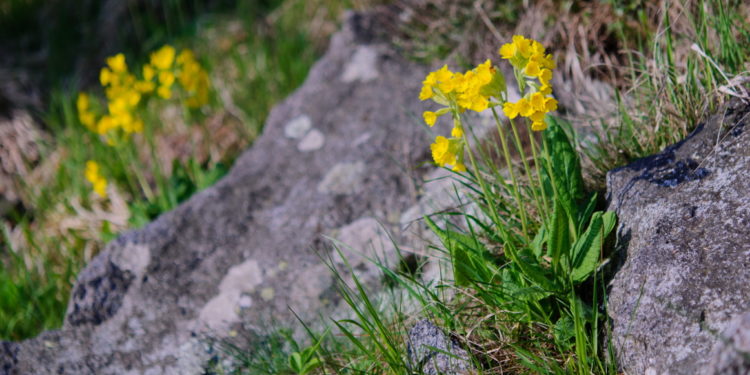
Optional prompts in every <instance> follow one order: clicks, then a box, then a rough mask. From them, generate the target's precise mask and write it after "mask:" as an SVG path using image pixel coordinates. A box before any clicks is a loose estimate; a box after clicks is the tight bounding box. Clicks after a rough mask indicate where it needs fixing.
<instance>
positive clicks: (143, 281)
mask: <svg viewBox="0 0 750 375" xmlns="http://www.w3.org/2000/svg"><path fill="white" fill-rule="evenodd" d="M374 22H375V21H374V20H373V19H372V18H371V17H368V16H365V15H359V14H352V15H349V17H348V19H347V21H346V24H345V27H344V30H343V31H342V32H340V33H338V34H337V35H335V36H334V38H333V40H332V42H331V45H330V48H329V50H328V52H327V54H326V55H325V56H324V57H323V58H322V60H321V61H319V62H318V63H317V64H316V65H315V66H314V68H313V69H312V70H311V72H310V74H309V77H308V79H307V81H306V82H305V84H304V85H303V86H302V87H301V88H300V89H299V90H297V92H295V93H294V94H293V95H292V96H291V97H289V98H288V99H286V100H285V101H284V102H282V103H281V104H280V105H278V106H277V107H276V108H274V110H273V111H272V112H271V114H270V117H269V119H268V121H267V124H266V127H265V130H264V133H263V135H262V136H261V137H260V138H259V139H258V140H257V141H256V142H255V144H254V145H253V147H252V148H251V149H250V150H248V151H247V152H246V153H245V154H244V155H243V156H242V157H241V158H240V159H239V160H238V161H237V162H236V164H235V166H234V167H233V169H232V171H231V172H230V173H229V174H228V175H227V176H226V177H225V178H224V179H222V180H221V181H220V182H219V183H217V184H216V185H215V186H213V187H211V188H209V189H206V190H205V191H203V192H201V193H199V194H197V195H196V196H194V197H193V198H191V199H190V200H189V201H188V202H186V203H184V204H182V205H181V206H180V207H178V208H177V209H175V210H174V211H172V212H169V213H165V214H163V215H162V216H160V217H159V218H158V219H157V220H156V221H155V222H153V223H151V224H149V225H148V226H146V227H145V228H143V229H140V230H137V231H132V232H129V233H127V234H124V235H122V236H121V237H120V238H118V239H117V240H115V241H113V242H112V243H110V244H109V245H108V246H107V248H106V249H105V250H104V251H103V252H102V253H101V254H99V255H98V256H96V257H95V258H94V260H92V262H91V263H90V264H89V265H88V266H87V267H86V268H85V269H84V270H83V271H82V272H81V273H80V275H79V277H78V280H77V282H76V284H75V286H74V288H73V294H72V296H71V299H70V302H69V307H68V312H67V316H66V318H65V322H64V326H63V327H62V328H61V329H60V330H57V331H48V332H44V333H42V334H41V335H39V336H38V337H36V338H34V339H30V340H26V341H23V342H20V343H2V345H1V346H0V366H1V367H0V369H2V371H1V372H2V373H3V374H35V375H43V374H76V375H81V374H84V375H85V374H99V375H106V374H117V375H122V374H150V373H154V374H180V375H185V374H199V373H202V371H203V366H204V364H205V363H206V362H207V360H208V359H209V357H210V356H211V355H212V352H211V348H210V347H208V346H207V344H206V341H205V340H204V338H205V336H211V337H213V338H218V339H221V338H228V337H232V336H234V335H237V334H240V335H242V334H243V331H253V330H254V329H255V328H257V327H260V326H263V325H265V324H266V323H267V322H268V321H269V320H271V318H273V319H275V320H276V321H279V322H285V321H287V322H293V321H294V317H293V315H292V313H291V312H290V310H289V309H290V308H291V309H293V310H294V311H295V312H297V313H298V314H300V316H302V317H303V318H315V317H317V316H318V313H322V312H323V311H326V310H325V309H328V308H331V307H330V306H331V305H335V301H333V303H329V302H326V301H331V300H332V299H334V298H335V295H336V293H335V292H334V288H333V281H334V280H333V277H332V275H331V274H330V271H329V270H328V269H327V268H326V266H325V265H323V264H322V263H321V261H320V258H319V257H318V256H317V254H316V253H315V251H314V250H316V249H317V250H325V248H324V246H323V245H324V241H323V238H322V237H323V235H326V234H330V233H343V234H344V236H346V235H347V230H346V228H351V225H353V223H359V224H356V225H362V223H366V224H367V223H369V224H368V226H367V227H368V228H370V229H372V231H371V232H372V236H371V237H372V239H371V240H369V243H372V244H373V245H377V246H380V244H381V243H382V241H381V240H380V238H381V236H380V234H379V232H378V230H379V229H378V228H379V227H375V226H374V225H370V224H372V223H375V222H377V223H380V224H382V225H383V228H382V229H383V230H388V231H389V233H391V234H392V235H393V236H394V240H396V241H399V238H400V236H401V231H400V229H399V225H398V220H390V221H389V220H388V218H393V217H396V218H397V217H399V216H400V215H401V213H402V212H404V211H405V210H406V209H407V208H408V207H411V206H413V205H414V204H416V202H417V199H418V196H416V195H415V194H413V193H410V192H413V191H416V188H414V187H413V184H414V181H419V180H421V174H422V173H424V172H427V170H428V168H424V169H416V168H414V166H418V165H420V163H422V162H424V161H427V160H429V143H430V141H431V139H430V137H429V135H428V134H426V133H425V132H424V130H423V127H421V126H419V124H417V123H416V121H415V120H414V118H418V114H419V113H420V112H421V111H422V110H424V109H425V107H424V104H423V103H420V102H419V100H418V99H417V97H418V93H419V88H420V85H421V81H422V79H424V76H425V74H426V72H427V69H426V68H425V67H422V66H419V65H416V64H413V63H410V62H407V61H405V60H404V59H402V58H401V57H399V56H398V55H397V54H396V53H395V52H394V50H393V49H392V48H391V47H390V46H389V45H388V44H387V43H383V42H380V41H379V39H377V38H375V37H374V36H373V34H371V33H370V31H369V30H377V26H376V25H375V24H374ZM362 61H365V62H366V63H367V66H365V67H363V70H358V69H357V68H355V67H354V65H352V64H355V65H356V64H357V63H360V62H362ZM364 68H366V69H364ZM342 72H345V77H344V78H342ZM346 72H349V73H346ZM374 76H376V77H377V79H372V77H374ZM394 103H397V104H394ZM301 116H307V117H308V118H309V123H310V124H314V128H315V129H317V130H318V131H320V132H321V134H325V142H324V143H323V144H319V143H320V142H313V143H315V146H316V147H317V146H318V145H319V146H320V149H317V150H309V151H307V152H303V151H300V149H299V148H298V144H299V142H300V138H297V136H299V137H302V136H303V135H304V134H301V133H306V131H298V130H300V129H296V128H295V129H292V130H293V131H290V130H289V128H285V127H286V126H288V124H289V123H290V122H293V121H295V119H299V118H304V117H301ZM297 121H299V120H297ZM303 122H306V121H304V120H303ZM302 125H303V126H301V128H309V127H308V126H305V124H302ZM294 127H295V126H292V128H294ZM297 127H299V126H297ZM303 130H305V129H303ZM440 131H442V132H444V133H446V132H447V131H448V130H447V128H444V129H441V130H440ZM290 135H291V136H292V137H290ZM365 135H366V136H365ZM354 141H356V142H354ZM405 166H406V168H405ZM405 170H408V171H411V172H410V173H411V174H413V175H411V176H410V175H408V174H407V173H406V172H405ZM342 228H343V230H342ZM376 229H377V230H376ZM349 237H352V235H351V234H349ZM385 249H388V247H386V248H385ZM377 251H380V250H377Z"/></svg>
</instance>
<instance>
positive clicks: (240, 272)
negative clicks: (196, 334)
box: [198, 260, 263, 332]
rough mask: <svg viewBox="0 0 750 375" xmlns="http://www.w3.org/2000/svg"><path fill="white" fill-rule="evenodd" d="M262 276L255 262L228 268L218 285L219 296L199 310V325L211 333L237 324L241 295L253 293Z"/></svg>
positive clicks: (246, 262) (250, 261)
mask: <svg viewBox="0 0 750 375" xmlns="http://www.w3.org/2000/svg"><path fill="white" fill-rule="evenodd" d="M262 275H263V273H262V271H261V269H260V266H259V265H258V262H257V261H255V260H248V261H245V262H244V263H242V264H239V265H237V266H234V267H232V268H230V269H229V272H228V273H227V275H226V276H224V279H222V280H221V284H219V294H218V295H217V296H216V297H214V298H212V299H211V300H210V301H208V303H206V305H205V306H203V308H202V309H201V311H200V314H199V316H198V321H199V324H201V325H204V326H205V327H207V328H208V329H210V330H213V331H217V332H224V331H226V330H227V329H228V328H229V326H230V325H231V324H232V323H235V322H238V321H239V315H238V310H239V309H240V308H241V305H240V302H241V299H242V296H243V294H244V293H251V292H253V291H254V290H255V287H257V286H258V285H260V283H261V282H262V281H263V277H262Z"/></svg>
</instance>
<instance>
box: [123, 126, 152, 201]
mask: <svg viewBox="0 0 750 375" xmlns="http://www.w3.org/2000/svg"><path fill="white" fill-rule="evenodd" d="M128 142H129V143H128V145H131V146H132V145H133V143H132V138H131V139H128ZM126 148H127V149H128V150H127V151H128V156H129V157H130V159H131V162H132V163H131V165H133V164H134V165H135V168H132V171H133V173H134V174H135V177H136V178H137V179H138V183H139V185H140V186H141V190H142V191H143V194H144V195H145V196H146V199H147V200H148V201H152V200H153V199H154V192H153V190H151V186H150V185H149V184H148V180H146V176H144V175H143V172H142V171H144V170H146V167H145V166H144V165H143V161H141V159H140V158H139V157H138V153H137V152H136V151H135V147H126Z"/></svg>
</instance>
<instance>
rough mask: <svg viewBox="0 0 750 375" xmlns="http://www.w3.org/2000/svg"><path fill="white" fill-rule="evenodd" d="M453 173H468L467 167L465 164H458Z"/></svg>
mask: <svg viewBox="0 0 750 375" xmlns="http://www.w3.org/2000/svg"><path fill="white" fill-rule="evenodd" d="M453 171H455V172H466V166H465V165H464V163H461V162H456V165H455V166H453Z"/></svg>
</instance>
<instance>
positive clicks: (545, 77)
mask: <svg viewBox="0 0 750 375" xmlns="http://www.w3.org/2000/svg"><path fill="white" fill-rule="evenodd" d="M551 80H552V71H551V70H549V69H547V68H545V69H542V71H541V72H540V73H539V82H540V83H541V84H542V86H549V81H551Z"/></svg>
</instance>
